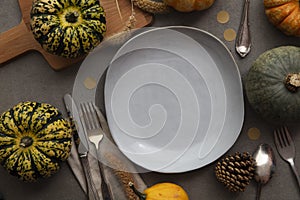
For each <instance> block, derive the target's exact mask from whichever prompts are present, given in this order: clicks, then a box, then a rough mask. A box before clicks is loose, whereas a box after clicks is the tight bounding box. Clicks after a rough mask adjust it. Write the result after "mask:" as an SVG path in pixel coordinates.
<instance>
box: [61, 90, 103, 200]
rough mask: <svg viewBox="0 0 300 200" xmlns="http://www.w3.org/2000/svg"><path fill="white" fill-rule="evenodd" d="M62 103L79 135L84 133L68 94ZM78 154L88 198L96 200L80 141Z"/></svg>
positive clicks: (94, 187) (86, 151) (89, 168)
mask: <svg viewBox="0 0 300 200" xmlns="http://www.w3.org/2000/svg"><path fill="white" fill-rule="evenodd" d="M64 103H65V107H66V110H67V113H68V115H69V117H70V118H71V119H72V120H73V122H74V123H75V127H76V131H77V133H78V134H80V135H86V134H85V133H83V131H84V129H83V126H82V124H81V121H80V116H79V112H78V110H77V107H76V104H75V102H74V100H73V98H72V96H71V95H70V94H66V95H64ZM77 151H78V155H79V158H80V161H81V164H82V168H83V171H84V174H85V179H86V184H87V196H88V199H89V200H98V199H99V197H98V194H97V189H96V186H95V184H94V182H93V180H92V176H91V167H90V165H89V161H88V149H87V148H86V147H85V146H84V145H83V142H82V141H81V142H80V143H79V145H78V146H77Z"/></svg>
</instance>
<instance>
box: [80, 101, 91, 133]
mask: <svg viewBox="0 0 300 200" xmlns="http://www.w3.org/2000/svg"><path fill="white" fill-rule="evenodd" d="M80 107H81V111H82V116H83V120H84V122H85V125H86V128H87V129H91V123H90V120H89V117H88V110H87V107H86V104H85V103H81V104H80Z"/></svg>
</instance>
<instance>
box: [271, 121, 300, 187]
mask: <svg viewBox="0 0 300 200" xmlns="http://www.w3.org/2000/svg"><path fill="white" fill-rule="evenodd" d="M274 140H275V145H276V148H277V151H278V153H279V155H280V156H281V157H282V159H283V160H285V161H286V162H288V163H289V165H290V166H291V168H292V170H293V173H294V175H295V177H296V180H297V183H298V187H299V189H300V177H299V173H298V171H297V168H296V166H295V161H294V160H295V154H296V149H295V144H294V141H293V139H292V136H291V134H290V132H289V130H288V129H287V127H286V126H284V127H281V128H280V129H277V130H275V131H274Z"/></svg>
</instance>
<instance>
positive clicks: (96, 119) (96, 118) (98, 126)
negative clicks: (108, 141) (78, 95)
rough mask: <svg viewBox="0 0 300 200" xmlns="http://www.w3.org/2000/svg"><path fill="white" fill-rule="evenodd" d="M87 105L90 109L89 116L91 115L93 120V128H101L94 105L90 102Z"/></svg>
mask: <svg viewBox="0 0 300 200" xmlns="http://www.w3.org/2000/svg"><path fill="white" fill-rule="evenodd" d="M89 105H90V108H91V115H92V118H93V122H95V123H94V125H95V128H101V126H100V122H99V118H98V115H97V112H96V105H95V104H94V103H92V102H90V103H89Z"/></svg>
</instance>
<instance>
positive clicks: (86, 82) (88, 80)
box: [83, 77, 97, 90]
mask: <svg viewBox="0 0 300 200" xmlns="http://www.w3.org/2000/svg"><path fill="white" fill-rule="evenodd" d="M83 84H84V86H85V87H86V88H87V89H89V90H91V89H94V88H95V87H96V86H97V82H96V80H95V79H94V78H92V77H87V78H86V79H85V80H84V82H83Z"/></svg>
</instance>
